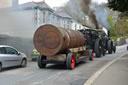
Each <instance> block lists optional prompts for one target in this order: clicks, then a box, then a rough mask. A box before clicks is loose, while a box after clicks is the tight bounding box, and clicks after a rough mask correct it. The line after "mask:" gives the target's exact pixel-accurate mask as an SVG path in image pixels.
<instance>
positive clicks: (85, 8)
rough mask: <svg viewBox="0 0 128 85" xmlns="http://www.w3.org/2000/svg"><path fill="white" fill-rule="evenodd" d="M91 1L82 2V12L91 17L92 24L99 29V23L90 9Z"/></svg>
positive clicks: (84, 0) (81, 0) (82, 0)
mask: <svg viewBox="0 0 128 85" xmlns="http://www.w3.org/2000/svg"><path fill="white" fill-rule="evenodd" d="M90 4H91V0H80V6H81V9H82V11H83V12H84V13H85V14H86V15H88V16H89V18H90V20H91V22H92V23H94V24H95V26H96V29H98V28H99V26H98V21H97V19H96V15H95V14H94V11H92V10H91V9H90Z"/></svg>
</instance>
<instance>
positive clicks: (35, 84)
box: [32, 71, 66, 85]
mask: <svg viewBox="0 0 128 85" xmlns="http://www.w3.org/2000/svg"><path fill="white" fill-rule="evenodd" d="M65 72H66V71H64V72H59V73H56V74H54V75H52V76H50V77H48V78H47V79H45V80H42V81H39V82H34V83H33V84H32V85H38V84H42V83H43V82H46V81H48V80H50V79H52V78H56V77H57V76H59V75H61V74H63V73H65Z"/></svg>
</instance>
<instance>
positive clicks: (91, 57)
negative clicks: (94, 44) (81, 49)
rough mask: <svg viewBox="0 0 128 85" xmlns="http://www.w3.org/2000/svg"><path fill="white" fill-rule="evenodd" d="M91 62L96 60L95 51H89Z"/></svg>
mask: <svg viewBox="0 0 128 85" xmlns="http://www.w3.org/2000/svg"><path fill="white" fill-rule="evenodd" d="M89 60H90V61H93V60H94V51H93V50H89Z"/></svg>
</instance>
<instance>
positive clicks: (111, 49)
mask: <svg viewBox="0 0 128 85" xmlns="http://www.w3.org/2000/svg"><path fill="white" fill-rule="evenodd" d="M112 51H113V42H112V41H111V40H109V41H108V53H109V54H112Z"/></svg>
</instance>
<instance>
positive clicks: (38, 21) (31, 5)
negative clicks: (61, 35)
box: [18, 1, 72, 28]
mask: <svg viewBox="0 0 128 85" xmlns="http://www.w3.org/2000/svg"><path fill="white" fill-rule="evenodd" d="M18 8H19V9H22V13H24V12H29V13H31V14H32V15H33V16H31V17H34V18H33V20H34V25H35V27H36V28H37V27H39V26H40V25H44V24H52V25H55V26H58V27H62V28H71V24H72V18H71V17H70V16H68V15H66V14H65V13H61V12H60V13H59V12H56V11H54V10H53V9H52V8H51V7H49V6H48V5H47V4H46V3H45V2H44V1H41V2H28V3H24V4H21V5H19V6H18ZM23 11H24V12H23ZM29 17H30V16H29Z"/></svg>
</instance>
